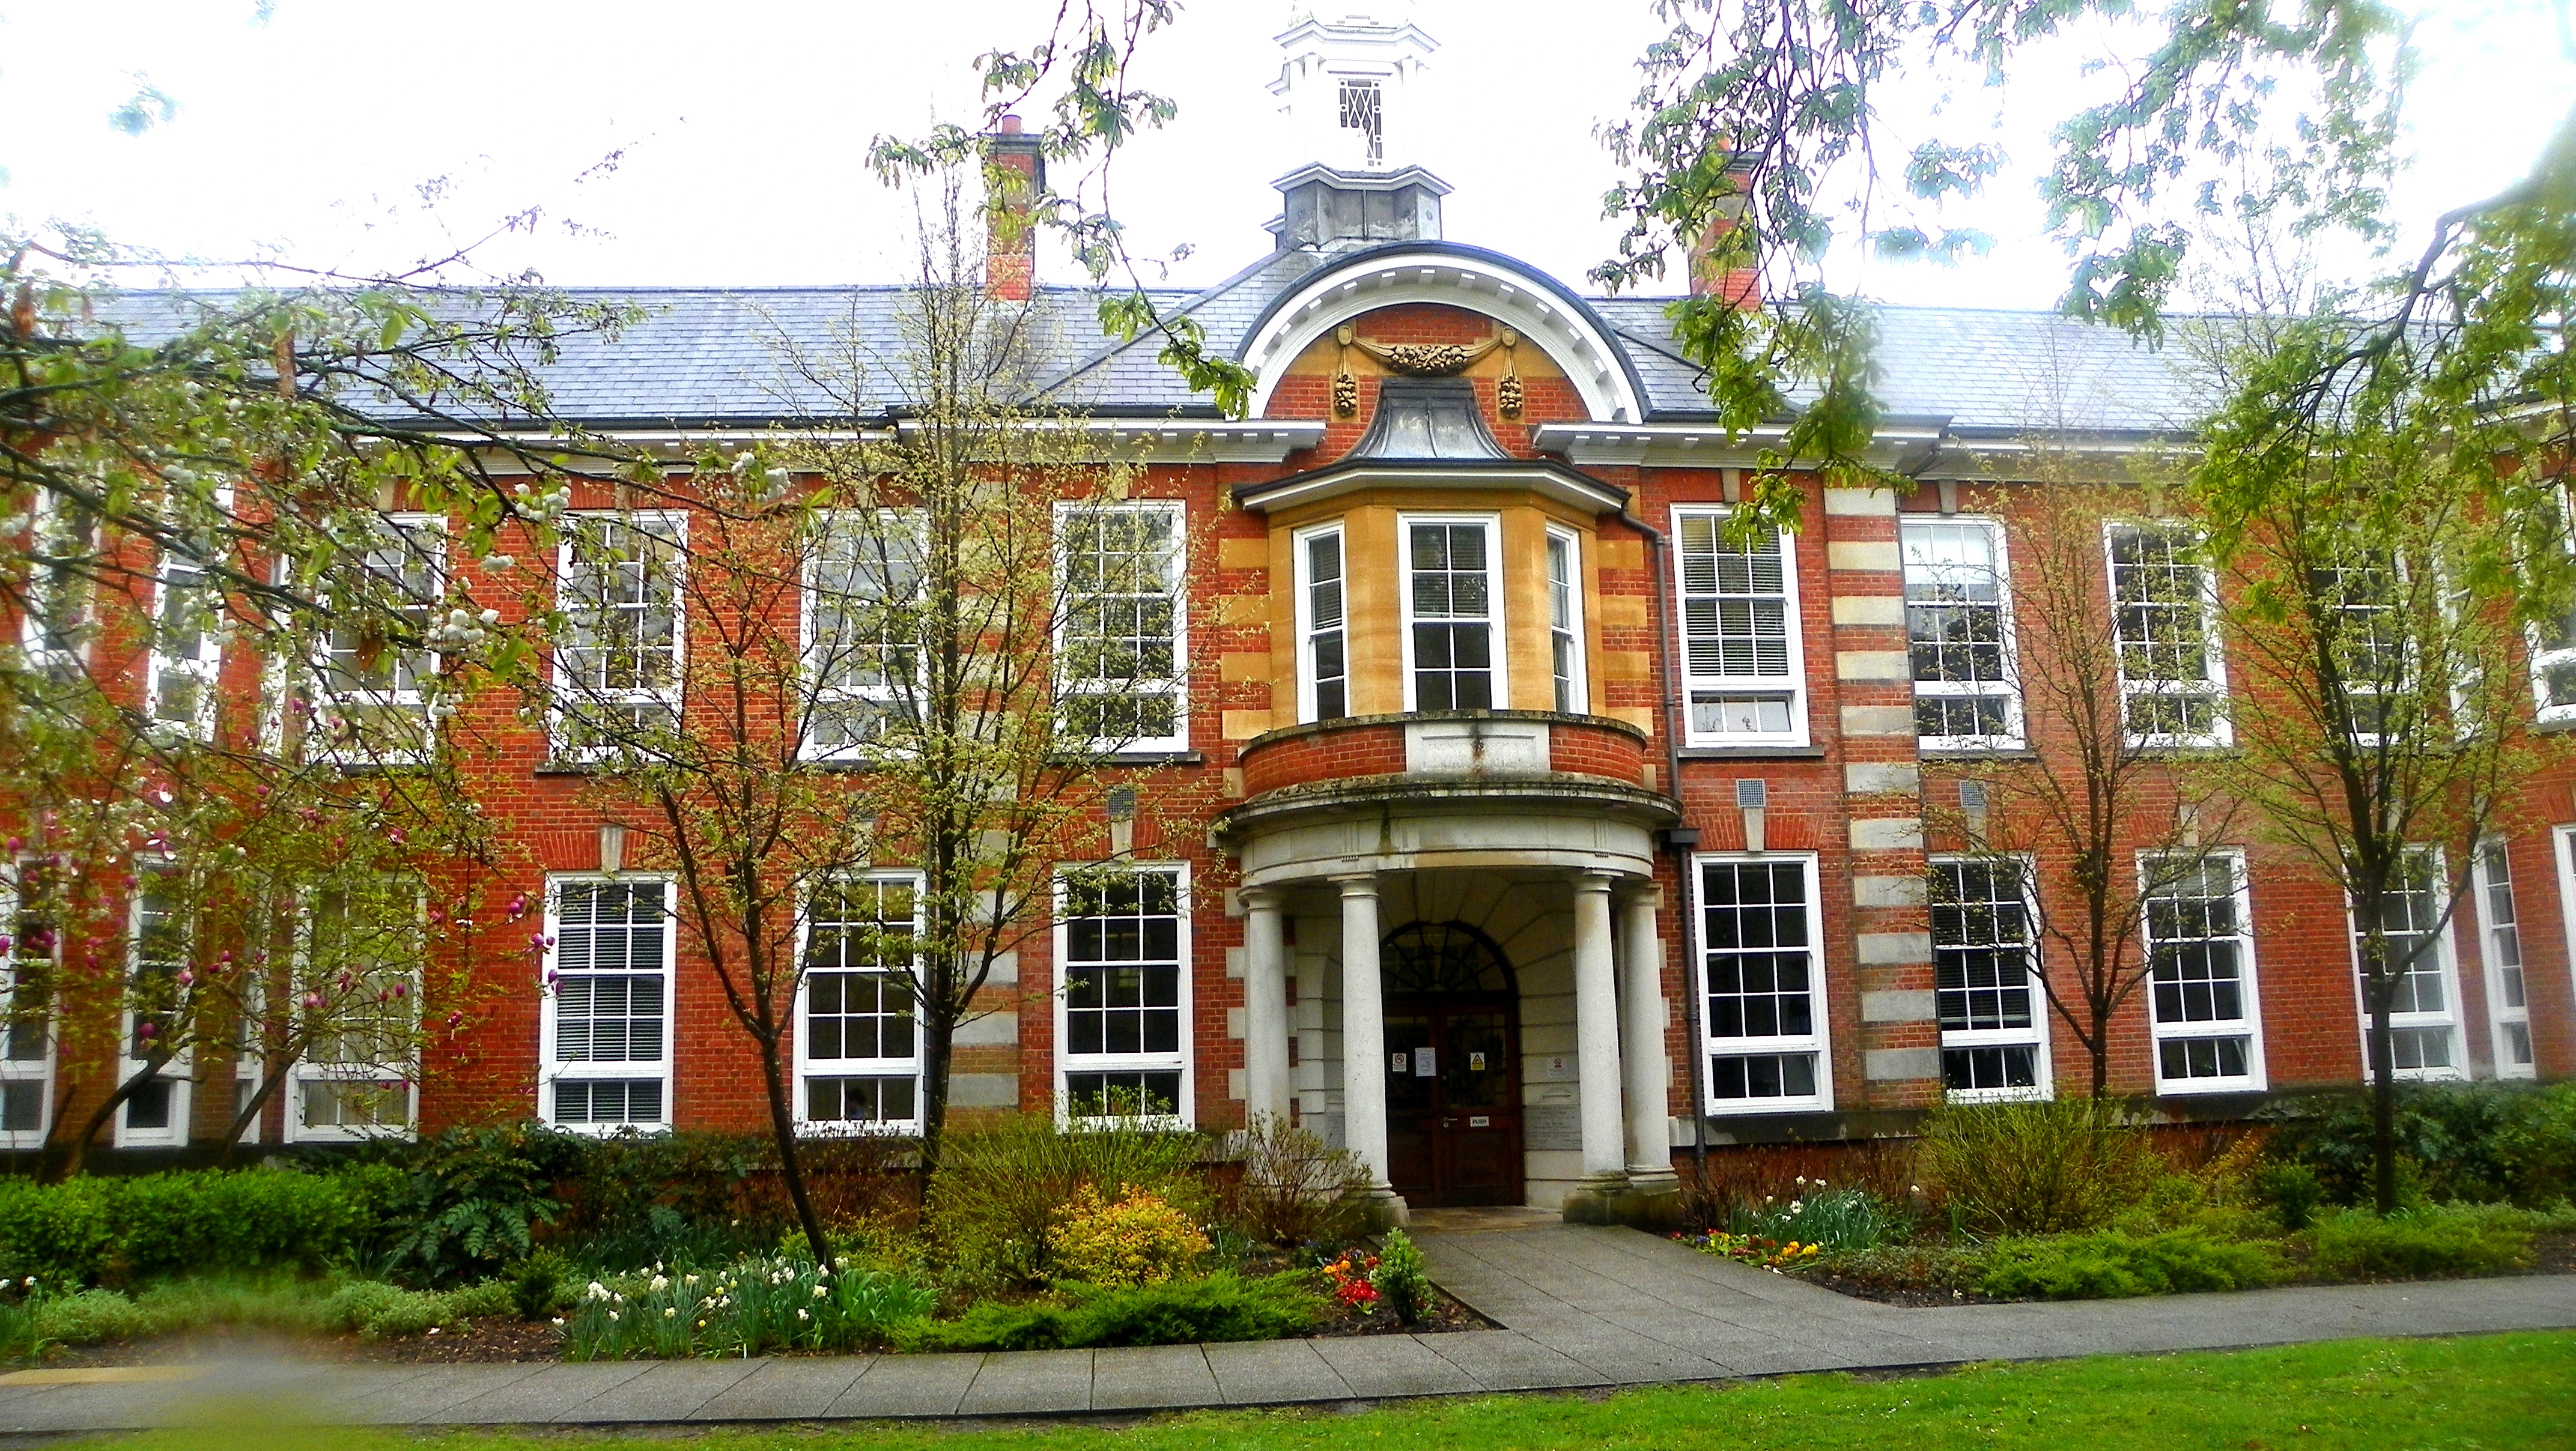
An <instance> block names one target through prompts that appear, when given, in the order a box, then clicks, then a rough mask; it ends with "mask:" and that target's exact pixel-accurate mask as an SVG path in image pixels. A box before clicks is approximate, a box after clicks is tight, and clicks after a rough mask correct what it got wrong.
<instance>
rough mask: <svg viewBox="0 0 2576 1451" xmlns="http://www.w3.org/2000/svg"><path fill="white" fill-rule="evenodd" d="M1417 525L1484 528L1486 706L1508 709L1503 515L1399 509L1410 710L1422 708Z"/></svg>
mask: <svg viewBox="0 0 2576 1451" xmlns="http://www.w3.org/2000/svg"><path fill="white" fill-rule="evenodd" d="M1417 524H1435V525H1445V526H1449V527H1456V526H1458V525H1469V526H1473V527H1476V528H1481V529H1483V530H1484V531H1485V605H1486V609H1485V630H1486V636H1485V648H1486V651H1487V658H1488V659H1490V660H1491V661H1492V662H1493V663H1492V665H1491V667H1490V672H1489V673H1490V674H1491V675H1492V677H1493V685H1492V692H1493V693H1492V700H1493V704H1491V705H1490V706H1488V707H1486V708H1487V709H1489V710H1508V709H1510V708H1511V701H1512V691H1511V669H1510V657H1511V650H1510V648H1509V646H1510V633H1509V628H1508V625H1507V620H1506V617H1507V613H1508V612H1507V609H1506V603H1507V602H1506V601H1505V600H1504V598H1503V516H1502V515H1500V514H1475V513H1464V514H1461V513H1430V514H1400V515H1397V516H1396V521H1395V551H1396V553H1395V565H1396V570H1395V572H1396V579H1397V581H1398V582H1399V586H1400V588H1401V590H1402V598H1401V600H1400V609H1399V611H1398V619H1397V629H1398V631H1399V634H1398V643H1399V644H1401V645H1402V646H1403V651H1404V708H1405V711H1406V712H1407V713H1408V714H1410V713H1412V712H1415V711H1419V710H1421V709H1422V706H1421V704H1420V702H1419V700H1418V698H1417V693H1416V690H1415V683H1416V682H1415V680H1414V653H1413V626H1414V623H1415V621H1414V613H1413V527H1414V526H1415V525H1417ZM1342 569H1343V572H1344V573H1345V574H1346V575H1347V574H1348V573H1349V571H1350V556H1349V555H1348V554H1347V553H1345V554H1344V555H1343V557H1342ZM1347 608H1348V607H1347V605H1346V606H1345V610H1346V611H1347ZM1474 622H1475V621H1474V617H1473V616H1469V615H1439V616H1434V617H1433V618H1431V619H1428V620H1424V621H1422V623H1424V624H1473V623H1474Z"/></svg>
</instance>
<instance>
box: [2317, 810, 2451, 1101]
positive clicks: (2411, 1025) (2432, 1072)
mask: <svg viewBox="0 0 2576 1451" xmlns="http://www.w3.org/2000/svg"><path fill="white" fill-rule="evenodd" d="M2406 854H2407V855H2408V856H2410V857H2412V856H2416V855H2418V854H2421V855H2423V856H2426V857H2429V858H2430V860H2431V866H2432V874H2433V876H2432V885H2431V888H2430V891H2431V893H2432V896H2433V899H2434V901H2435V903H2436V904H2437V905H2438V904H2439V902H2440V900H2441V898H2442V897H2443V896H2444V895H2446V894H2447V893H2448V892H2449V891H2450V885H2451V879H2450V872H2449V864H2448V862H2447V861H2446V860H2445V855H2446V854H2445V853H2444V852H2443V850H2442V849H2441V848H2440V847H2438V846H2418V847H2408V848H2407V849H2406ZM2458 927H2459V913H2458V912H2457V911H2456V910H2455V911H2452V912H2450V913H2448V914H2446V915H2445V916H2444V918H2443V920H2442V930H2441V932H2440V934H2439V935H2438V936H2437V937H2436V938H2435V940H2434V943H2433V950H2434V955H2435V958H2436V962H2435V964H2434V970H2435V972H2437V973H2438V974H2439V979H2438V980H2439V981H2440V983H2441V987H2442V1010H2441V1011H2440V1012H2437V1013H2427V1012H2391V1013H2390V1014H2389V1015H2388V1030H2389V1032H2390V1034H2391V1035H2392V1036H2393V1035H2395V1034H2397V1033H2401V1032H2406V1031H2409V1030H2412V1031H2416V1032H2423V1031H2427V1030H2439V1031H2440V1032H2441V1033H2442V1034H2443V1036H2444V1037H2445V1038H2446V1039H2448V1041H2449V1045H2450V1052H2449V1055H2448V1056H2449V1057H2450V1060H2451V1061H2450V1063H2449V1065H2448V1066H2446V1067H2442V1068H2400V1069H2397V1070H2396V1071H2395V1077H2396V1080H2397V1081H2398V1082H2400V1083H2455V1082H2460V1081H2463V1080H2465V1079H2467V1078H2468V1076H2469V1060H2468V1047H2469V1045H2468V1034H2467V1032H2466V1024H2465V1023H2463V1022H2462V1014H2461V1009H2460V952H2459V941H2458V938H2457V936H2456V931H2457V928H2458ZM2344 938H2345V940H2346V941H2347V942H2349V943H2351V954H2352V1004H2353V1013H2354V1017H2355V1019H2356V1024H2357V1027H2358V1030H2359V1033H2360V1037H2361V1079H2362V1082H2364V1083H2368V1082H2371V1081H2372V1080H2371V1065H2370V999H2369V997H2368V995H2367V994H2365V993H2364V992H2363V991H2362V985H2361V921H2360V918H2359V917H2358V916H2357V915H2355V913H2354V912H2353V910H2352V902H2351V900H2350V898H2348V897H2347V898H2346V899H2345V902H2344ZM2407 971H2408V975H2410V976H2412V975H2413V974H2415V973H2416V972H2419V971H2421V967H2420V964H2419V965H2418V966H2417V967H2411V968H2409V969H2408V970H2407Z"/></svg>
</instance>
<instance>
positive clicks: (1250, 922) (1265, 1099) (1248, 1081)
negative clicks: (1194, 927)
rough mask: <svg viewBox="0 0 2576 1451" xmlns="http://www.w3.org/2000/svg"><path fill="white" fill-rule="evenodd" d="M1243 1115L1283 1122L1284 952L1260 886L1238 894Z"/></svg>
mask: <svg viewBox="0 0 2576 1451" xmlns="http://www.w3.org/2000/svg"><path fill="white" fill-rule="evenodd" d="M1243 1112H1244V1115H1245V1117H1246V1118H1247V1119H1251V1118H1258V1117H1260V1116H1262V1115H1264V1114H1267V1115H1269V1116H1270V1117H1272V1118H1275V1119H1278V1120H1279V1121H1281V1122H1282V1123H1285V1122H1286V1121H1287V1118H1288V949H1287V944H1286V943H1284V942H1283V941H1282V940H1281V938H1280V931H1279V894H1278V893H1277V892H1274V891H1271V890H1270V889H1268V888H1266V887H1246V888H1244V890H1243Z"/></svg>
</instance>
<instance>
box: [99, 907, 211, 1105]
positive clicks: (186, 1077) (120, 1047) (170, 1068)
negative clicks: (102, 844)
mask: <svg viewBox="0 0 2576 1451" xmlns="http://www.w3.org/2000/svg"><path fill="white" fill-rule="evenodd" d="M138 865H142V866H143V869H142V870H139V871H137V872H136V873H135V874H134V876H135V885H134V889H133V890H132V891H131V892H128V893H127V894H126V902H125V973H126V981H127V982H129V983H130V982H132V981H133V980H134V978H135V976H136V975H137V974H139V973H141V972H142V970H143V904H144V902H145V900H146V899H147V897H148V896H149V895H150V883H151V881H152V878H153V877H154V876H156V875H167V876H171V877H174V878H179V879H181V880H183V881H184V876H183V873H182V869H181V868H180V867H179V866H178V865H177V864H175V863H168V864H158V863H156V864H151V865H144V864H140V863H138ZM186 909H187V907H186V899H185V897H184V895H183V896H182V898H181V901H180V907H179V910H180V911H183V912H184V911H185V910H186ZM186 930H187V929H186V927H185V925H184V924H183V925H182V926H181V928H180V934H181V942H180V965H181V966H183V967H184V966H185V965H186V957H187V952H188V950H189V947H188V943H187V941H186ZM117 1017H118V1025H117V1032H118V1037H117V1053H116V1065H117V1083H118V1085H120V1086H121V1085H122V1084H123V1083H124V1081H125V1080H126V1079H128V1078H131V1077H133V1076H134V1073H135V1070H137V1069H139V1068H141V1067H142V1066H143V1057H142V1055H140V1054H138V1053H136V1052H135V1051H134V1029H135V1018H134V1008H133V1004H132V1003H131V1002H130V1001H129V1002H128V1003H127V1005H126V1008H125V1010H124V1011H123V1012H122V1013H119V1014H118V1015H117ZM196 1060H197V1055H196V1053H195V1052H194V1051H193V1050H190V1051H187V1052H181V1053H176V1054H173V1055H171V1058H170V1061H169V1062H167V1063H164V1064H163V1065H161V1071H160V1073H158V1074H157V1075H155V1077H154V1081H155V1082H158V1083H165V1084H168V1085H169V1088H170V1122H169V1123H168V1124H166V1125H164V1126H162V1127H160V1128H136V1127H135V1126H134V1125H133V1124H131V1123H129V1122H128V1120H129V1119H130V1118H131V1117H132V1116H133V1109H134V1100H132V1099H130V1098H129V1099H127V1100H126V1101H125V1102H124V1103H122V1104H120V1105H118V1106H117V1110H116V1125H115V1135H114V1138H113V1139H112V1140H111V1142H112V1143H113V1144H114V1145H115V1146H116V1147H117V1148H120V1149H144V1148H156V1149H157V1148H178V1147H182V1146H184V1145H185V1144H187V1143H188V1141H189V1119H190V1116H191V1113H192V1111H193V1110H194V1108H195V1105H196V1094H195V1088H196V1083H195V1076H196Z"/></svg>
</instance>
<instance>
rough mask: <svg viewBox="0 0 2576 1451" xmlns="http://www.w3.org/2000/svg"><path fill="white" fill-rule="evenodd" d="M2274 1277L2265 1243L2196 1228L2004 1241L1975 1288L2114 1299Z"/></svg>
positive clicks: (2028, 1295) (2026, 1295)
mask: <svg viewBox="0 0 2576 1451" xmlns="http://www.w3.org/2000/svg"><path fill="white" fill-rule="evenodd" d="M2278 1275H2279V1265H2278V1262H2277V1261H2276V1259H2275V1257H2274V1255H2273V1253H2272V1251H2271V1249H2270V1248H2269V1247H2268V1246H2265V1245H2260V1244H2244V1243H2234V1242H2230V1241H2226V1240H2221V1239H2217V1238H2214V1237H2212V1236H2210V1235H2209V1234H2207V1233H2204V1232H2203V1231H2200V1230H2196V1229H2175V1230H2167V1231H2165V1232H2164V1233H2162V1234H2156V1235H2148V1236H2143V1237H2141V1236H2134V1235H2127V1234H2118V1233H2103V1234H2090V1235H2065V1236H2059V1237H2055V1238H2050V1239H2004V1240H1999V1241H1997V1242H1996V1243H1995V1244H1994V1245H1993V1246H1992V1247H1991V1248H1990V1249H1989V1250H1988V1251H1987V1253H1986V1273H1985V1275H1984V1276H1983V1278H1982V1279H1981V1280H1980V1281H1979V1282H1978V1288H1979V1289H1981V1290H1983V1291H1984V1292H1985V1293H1987V1294H1989V1295H1994V1296H1997V1297H1999V1298H2004V1299H2040V1300H2114V1299H2122V1298H2125V1297H2128V1296H2132V1295H2164V1294H2173V1293H2179V1292H2184V1291H2191V1290H2242V1289H2249V1288H2252V1287H2253V1286H2256V1285H2262V1284H2268V1283H2270V1282H2271V1281H2272V1280H2273V1279H2275V1278H2277V1276H2278Z"/></svg>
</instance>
